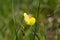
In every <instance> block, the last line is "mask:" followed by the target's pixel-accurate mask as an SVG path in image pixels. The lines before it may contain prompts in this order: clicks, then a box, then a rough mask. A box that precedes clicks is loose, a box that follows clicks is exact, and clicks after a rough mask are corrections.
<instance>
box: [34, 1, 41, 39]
mask: <svg viewBox="0 0 60 40" xmlns="http://www.w3.org/2000/svg"><path fill="white" fill-rule="evenodd" d="M39 11H40V0H39V6H38V9H37V13H36V24H35V27H34V29H35V30H34V38H33V40H35V36H36V32H37V31H36V30H37V27H38V24H39V21H38V20H39Z"/></svg>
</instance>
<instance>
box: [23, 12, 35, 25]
mask: <svg viewBox="0 0 60 40" xmlns="http://www.w3.org/2000/svg"><path fill="white" fill-rule="evenodd" d="M24 21H25V22H26V24H28V25H34V24H35V22H36V19H35V18H34V17H30V16H29V15H27V13H24Z"/></svg>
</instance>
